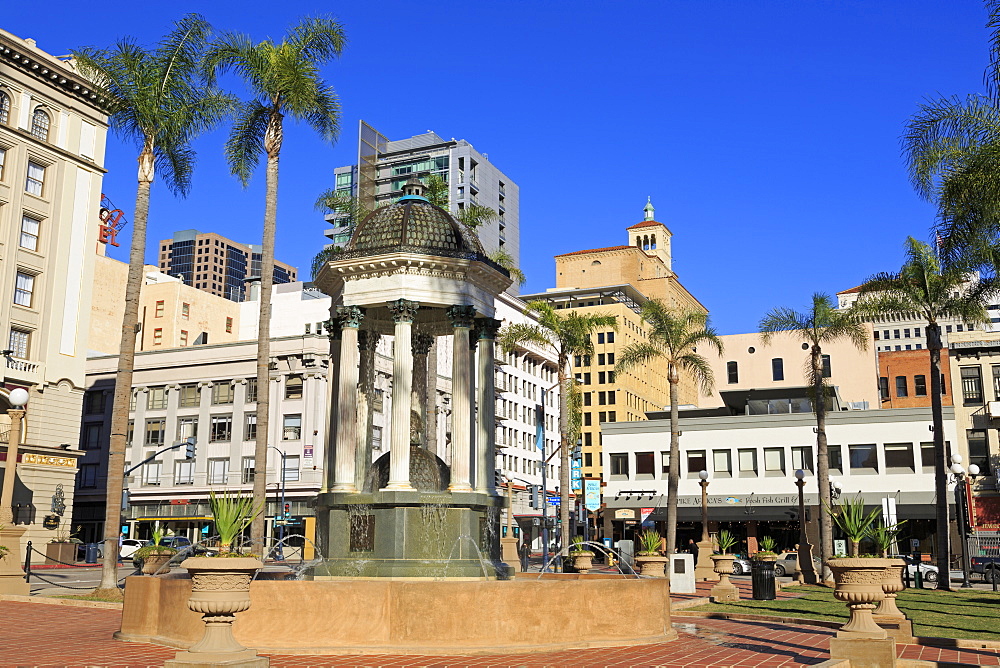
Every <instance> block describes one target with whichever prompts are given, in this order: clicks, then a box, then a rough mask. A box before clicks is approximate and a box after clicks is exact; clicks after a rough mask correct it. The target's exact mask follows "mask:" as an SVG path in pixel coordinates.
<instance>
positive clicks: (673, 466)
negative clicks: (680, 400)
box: [667, 364, 681, 554]
mask: <svg viewBox="0 0 1000 668" xmlns="http://www.w3.org/2000/svg"><path fill="white" fill-rule="evenodd" d="M667 381H668V382H669V383H670V470H669V471H668V472H667V554H670V553H672V552H673V551H674V550H676V549H677V488H678V487H679V485H680V481H681V434H680V416H679V412H678V409H677V395H678V390H677V385H678V383H679V382H680V378H679V377H678V375H677V369H676V367H674V365H673V364H671V365H670V369H669V370H668V371H667Z"/></svg>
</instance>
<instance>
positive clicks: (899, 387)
mask: <svg viewBox="0 0 1000 668" xmlns="http://www.w3.org/2000/svg"><path fill="white" fill-rule="evenodd" d="M896 396H897V397H905V396H907V394H906V376H896Z"/></svg>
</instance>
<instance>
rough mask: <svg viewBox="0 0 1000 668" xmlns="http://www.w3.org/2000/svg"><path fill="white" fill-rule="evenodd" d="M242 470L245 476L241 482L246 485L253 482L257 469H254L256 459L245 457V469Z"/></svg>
mask: <svg viewBox="0 0 1000 668" xmlns="http://www.w3.org/2000/svg"><path fill="white" fill-rule="evenodd" d="M242 470H243V476H242V477H241V478H240V480H241V481H242V482H243V484H244V485H245V484H247V483H251V482H253V479H254V474H255V473H256V469H255V467H254V458H253V457H244V458H243V468H242Z"/></svg>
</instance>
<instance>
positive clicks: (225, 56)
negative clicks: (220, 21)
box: [204, 18, 347, 545]
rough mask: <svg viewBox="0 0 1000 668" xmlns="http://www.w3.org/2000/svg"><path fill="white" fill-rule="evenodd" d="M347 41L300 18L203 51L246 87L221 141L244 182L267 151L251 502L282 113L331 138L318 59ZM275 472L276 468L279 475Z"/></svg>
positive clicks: (260, 464)
mask: <svg viewBox="0 0 1000 668" xmlns="http://www.w3.org/2000/svg"><path fill="white" fill-rule="evenodd" d="M346 42H347V38H346V37H345V35H344V28H343V26H342V25H341V24H340V23H339V22H337V21H336V20H334V19H331V18H305V19H302V20H301V21H300V22H299V23H298V24H297V25H296V26H294V27H293V28H291V30H290V31H289V32H288V34H287V35H286V36H285V37H284V38H283V39H282V40H281V41H280V42H274V41H272V40H270V39H265V40H264V41H262V42H256V43H255V42H253V41H252V40H251V39H250V37H249V36H247V35H243V34H239V33H228V34H226V35H223V36H222V37H221V38H220V39H219V40H218V41H217V42H215V43H214V44H213V45H211V47H210V48H209V49H208V51H207V52H206V54H205V59H204V68H205V72H206V73H207V75H208V76H209V77H211V78H214V77H215V76H216V75H218V74H221V73H223V72H229V71H232V72H235V73H236V74H237V75H239V77H240V78H242V79H243V82H244V83H245V85H246V86H247V88H248V89H249V90H250V92H251V95H252V97H251V99H250V100H248V101H247V102H245V103H244V104H243V105H242V106H241V108H240V109H239V111H238V112H237V114H236V118H235V121H234V124H233V128H232V131H231V132H230V135H229V139H228V140H227V141H226V149H225V152H226V159H227V160H228V162H229V167H230V170H231V171H232V173H233V174H234V175H235V176H236V177H237V178H239V180H240V181H241V182H242V183H243V185H244V187H246V186H247V185H248V184H249V181H250V177H251V176H252V175H253V172H254V169H255V168H256V167H257V165H258V163H259V162H260V157H261V155H262V154H263V155H265V156H266V158H267V169H266V182H265V195H264V233H263V242H262V245H261V256H262V257H261V276H260V297H259V299H260V315H259V318H258V325H257V439H256V447H255V448H254V462H255V467H256V470H257V472H258V473H257V474H256V475H254V480H253V499H254V504H255V505H260V506H261V507H263V506H264V504H265V503H266V489H267V488H266V480H267V464H266V462H267V448H268V443H267V435H268V433H269V417H270V416H269V410H270V397H269V392H268V385H269V383H270V380H269V376H270V374H269V372H268V363H269V358H270V355H271V341H270V335H271V287H272V285H273V283H274V238H275V230H276V226H277V225H276V221H277V212H278V160H279V158H280V156H281V147H282V141H283V139H284V129H283V128H284V119H285V117H286V116H289V117H290V118H292V119H294V120H297V121H305V122H306V123H308V124H309V125H310V126H312V128H313V129H314V130H315V131H316V132H317V133H318V134H319V135H320V136H321V137H322V138H323V139H324V140H326V141H330V142H333V141H335V140H336V138H337V135H338V134H339V129H340V127H339V126H340V104H339V102H338V99H337V94H336V93H335V92H334V89H333V87H332V86H330V85H328V84H327V83H326V82H325V81H324V80H323V79H322V78H321V77H320V72H319V68H320V66H321V65H322V64H324V63H326V62H328V61H330V60H332V59H334V58H337V57H339V56H340V54H341V52H342V51H343V49H344V46H345V44H346ZM283 474H284V473H283V472H281V473H280V474H279V475H283ZM264 515H265V513H260V514H259V515H257V517H256V518H255V519H254V521H253V523H252V525H251V530H250V535H251V540H252V541H253V542H254V544H259V545H263V541H264Z"/></svg>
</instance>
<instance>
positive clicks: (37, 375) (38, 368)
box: [4, 357, 42, 385]
mask: <svg viewBox="0 0 1000 668" xmlns="http://www.w3.org/2000/svg"><path fill="white" fill-rule="evenodd" d="M5 359H6V360H7V366H6V369H4V376H5V377H6V378H7V379H8V380H18V381H22V382H24V383H29V384H33V385H35V384H38V383H41V382H42V365H41V363H39V362H31V361H29V360H25V359H20V358H17V357H7V358H5Z"/></svg>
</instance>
